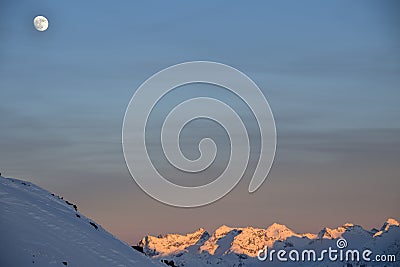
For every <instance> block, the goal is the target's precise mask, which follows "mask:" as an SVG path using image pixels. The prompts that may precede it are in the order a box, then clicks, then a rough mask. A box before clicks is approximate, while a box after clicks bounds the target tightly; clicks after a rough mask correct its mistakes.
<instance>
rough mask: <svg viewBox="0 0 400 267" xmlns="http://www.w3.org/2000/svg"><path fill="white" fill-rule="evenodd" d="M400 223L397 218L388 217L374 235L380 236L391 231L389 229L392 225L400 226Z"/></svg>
mask: <svg viewBox="0 0 400 267" xmlns="http://www.w3.org/2000/svg"><path fill="white" fill-rule="evenodd" d="M399 224H400V223H399V222H398V221H397V220H395V219H393V218H389V219H387V220H386V222H385V223H384V224H383V225H382V227H381V229H380V230H379V231H377V232H376V233H375V234H374V237H375V236H380V235H382V234H383V233H385V232H387V231H389V229H390V228H391V227H399Z"/></svg>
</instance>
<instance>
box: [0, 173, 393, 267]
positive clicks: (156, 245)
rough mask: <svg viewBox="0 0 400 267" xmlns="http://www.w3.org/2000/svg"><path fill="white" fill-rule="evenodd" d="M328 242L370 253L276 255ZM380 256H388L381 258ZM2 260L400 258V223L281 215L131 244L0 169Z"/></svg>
mask: <svg viewBox="0 0 400 267" xmlns="http://www.w3.org/2000/svg"><path fill="white" fill-rule="evenodd" d="M343 244H344V245H343ZM339 245H340V246H341V248H340V249H339ZM328 248H333V249H335V250H337V251H339V252H340V251H343V254H344V253H347V252H346V251H347V250H359V251H360V253H362V252H363V251H365V250H369V251H371V255H370V258H371V261H365V260H363V259H359V260H354V259H351V260H339V259H336V260H335V261H332V260H331V259H329V258H328V257H324V258H322V260H318V259H317V260H300V261H288V260H287V261H281V260H280V259H279V258H277V256H276V255H281V254H282V253H286V258H288V255H290V253H293V251H298V252H299V253H300V254H301V253H303V252H304V251H311V250H313V251H315V252H316V254H317V255H318V258H319V256H320V255H321V251H323V250H325V249H328ZM273 251H274V252H275V254H272V255H275V258H272V256H271V252H273ZM282 251H284V252H282ZM260 252H261V253H260ZM279 253H280V254H279ZM265 255H267V256H268V257H265V261H262V260H260V259H262V258H263V256H265ZM293 255H296V254H293ZM376 256H385V257H386V261H385V262H377V261H376V260H375V259H376ZM389 256H390V257H391V261H389V260H388V259H389ZM393 259H394V260H393ZM0 266H7V267H9V266H10V267H12V266H96V267H97V266H98V267H102V266H105V267H106V266H121V267H122V266H140V267H147V266H189V267H191V266H194V267H196V266H229V267H239V266H346V267H353V266H360V267H367V266H400V227H399V222H398V221H396V220H395V219H388V220H387V221H386V222H385V223H384V224H383V225H382V227H379V228H377V229H370V230H366V229H364V228H363V227H361V226H360V225H355V224H351V223H346V224H343V225H342V226H339V227H337V228H334V229H330V228H323V229H322V230H321V231H319V232H318V233H297V232H295V231H293V230H291V229H289V228H288V227H287V226H285V225H283V224H278V223H274V224H272V225H270V226H268V227H266V228H253V227H240V228H238V227H229V226H226V225H223V226H221V227H219V228H218V229H216V230H215V231H214V232H213V233H211V234H210V233H208V232H207V231H205V230H204V229H202V228H200V229H198V230H196V231H194V232H193V233H188V234H167V235H159V236H151V235H148V236H145V237H144V238H142V239H141V240H140V242H139V243H138V244H137V245H134V246H130V245H128V244H126V243H124V242H122V241H120V240H118V239H117V238H116V237H114V236H113V235H112V234H110V233H108V232H107V231H106V230H104V229H103V228H102V227H101V225H99V224H98V223H97V222H95V221H94V220H92V219H90V218H87V217H86V216H84V215H83V214H82V213H81V212H79V211H78V207H77V206H76V205H75V204H73V203H72V202H69V201H68V200H65V199H64V198H63V197H61V196H58V195H56V194H54V193H51V192H48V191H47V190H44V189H42V188H40V187H38V186H36V185H34V184H33V183H30V182H27V181H22V180H18V179H13V178H4V177H2V176H0Z"/></svg>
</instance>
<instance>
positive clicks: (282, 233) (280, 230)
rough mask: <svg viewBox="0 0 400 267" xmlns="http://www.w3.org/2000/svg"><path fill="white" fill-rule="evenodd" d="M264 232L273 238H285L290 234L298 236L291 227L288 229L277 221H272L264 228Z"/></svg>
mask: <svg viewBox="0 0 400 267" xmlns="http://www.w3.org/2000/svg"><path fill="white" fill-rule="evenodd" d="M266 234H267V235H268V236H269V237H272V238H273V239H275V240H285V239H286V238H288V237H291V236H300V235H299V234H296V233H295V232H293V231H292V230H291V229H289V228H288V227H287V226H286V225H283V224H279V223H274V224H272V225H270V226H269V227H268V228H267V229H266Z"/></svg>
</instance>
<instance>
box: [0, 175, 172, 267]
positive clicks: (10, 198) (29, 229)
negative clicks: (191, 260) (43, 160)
mask: <svg viewBox="0 0 400 267" xmlns="http://www.w3.org/2000/svg"><path fill="white" fill-rule="evenodd" d="M0 266H96V267H101V266H144V267H145V266H161V265H158V264H157V263H154V262H153V261H152V260H150V259H149V258H147V257H145V256H144V255H143V254H141V253H139V252H137V251H135V250H133V249H132V248H131V247H130V246H128V245H127V244H125V243H123V242H121V241H120V240H118V239H116V238H115V237H114V236H112V235H111V234H110V233H108V232H107V231H105V230H104V229H103V228H102V227H101V226H100V225H98V224H97V223H95V222H94V221H92V220H90V219H88V218H86V217H85V216H84V215H82V214H80V213H79V212H77V210H76V206H74V205H73V204H72V203H70V202H68V201H65V200H63V199H62V198H61V197H58V196H56V195H54V194H51V193H49V192H48V191H46V190H43V189H41V188H40V187H38V186H35V185H34V184H32V183H29V182H24V181H20V180H17V179H11V178H3V177H1V176H0ZM163 266H165V265H163Z"/></svg>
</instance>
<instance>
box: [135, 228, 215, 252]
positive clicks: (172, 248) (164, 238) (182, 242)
mask: <svg viewBox="0 0 400 267" xmlns="http://www.w3.org/2000/svg"><path fill="white" fill-rule="evenodd" d="M208 237H209V234H208V233H207V232H206V231H205V230H204V229H203V228H200V229H198V230H197V231H195V232H193V233H188V234H186V235H182V234H167V235H159V236H151V235H148V236H146V237H144V238H143V239H142V240H141V241H140V242H139V244H138V245H139V246H140V247H143V248H144V252H145V253H146V254H148V255H162V256H166V255H169V254H175V253H178V252H181V251H184V250H186V249H188V248H189V247H191V246H195V245H202V244H203V243H204V241H205V240H207V239H208Z"/></svg>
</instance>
